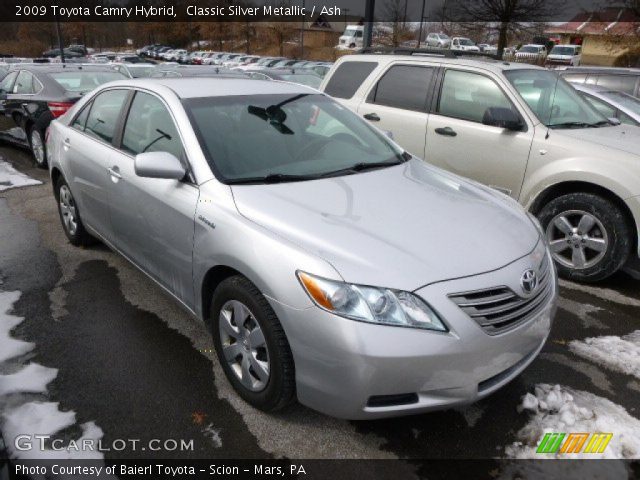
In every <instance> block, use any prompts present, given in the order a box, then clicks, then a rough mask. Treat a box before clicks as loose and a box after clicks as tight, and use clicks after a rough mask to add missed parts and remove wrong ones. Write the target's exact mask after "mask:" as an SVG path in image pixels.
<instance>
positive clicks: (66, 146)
mask: <svg viewBox="0 0 640 480" xmlns="http://www.w3.org/2000/svg"><path fill="white" fill-rule="evenodd" d="M62 147H63V148H64V149H65V150H69V148H71V142H70V141H69V139H68V138H65V139H64V142H62Z"/></svg>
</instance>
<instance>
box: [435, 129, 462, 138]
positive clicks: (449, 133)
mask: <svg viewBox="0 0 640 480" xmlns="http://www.w3.org/2000/svg"><path fill="white" fill-rule="evenodd" d="M436 133H437V134H438V135H444V136H445V137H455V136H456V135H458V134H457V133H456V131H455V130H454V129H453V128H451V127H445V128H436Z"/></svg>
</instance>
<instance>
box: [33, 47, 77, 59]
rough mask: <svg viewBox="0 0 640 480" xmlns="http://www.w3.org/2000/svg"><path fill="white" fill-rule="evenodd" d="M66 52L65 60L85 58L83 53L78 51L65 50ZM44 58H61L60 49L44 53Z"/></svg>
mask: <svg viewBox="0 0 640 480" xmlns="http://www.w3.org/2000/svg"><path fill="white" fill-rule="evenodd" d="M62 51H63V52H64V56H65V58H79V57H84V54H83V53H80V52H79V51H77V50H71V49H70V48H65V49H63V50H62ZM42 56H43V57H44V58H54V57H59V56H60V49H59V48H52V49H51V50H47V51H46V52H43V53H42Z"/></svg>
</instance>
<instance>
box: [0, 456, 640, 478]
mask: <svg viewBox="0 0 640 480" xmlns="http://www.w3.org/2000/svg"><path fill="white" fill-rule="evenodd" d="M0 462H3V463H4V465H0V480H5V479H6V478H9V479H12V480H13V479H15V480H18V479H32V478H33V479H55V478H73V479H83V480H85V479H86V480H89V479H98V480H107V479H110V480H112V479H130V480H134V479H135V480H152V479H153V480H171V479H192V480H202V479H212V478H215V477H219V478H220V477H221V478H237V479H242V480H244V479H267V478H274V479H275V478H284V479H294V478H295V479H308V480H312V479H313V480H315V479H332V480H333V479H336V480H339V479H367V480H369V479H371V480H378V479H380V480H383V479H384V480H386V479H389V480H399V479H413V478H415V479H429V480H439V479H456V480H457V479H469V480H484V479H487V480H503V479H504V480H515V479H523V480H524V479H527V480H528V479H536V480H537V479H562V480H573V479H576V480H577V479H580V480H589V479H601V480H609V479H612V480H614V479H615V480H623V479H624V480H627V479H637V478H640V461H638V460H635V461H626V460H598V459H593V460H582V459H576V460H571V459H563V460H551V459H540V460H490V459H489V460H459V459H451V460H269V459H267V460H233V459H211V460H148V459H147V460H104V461H101V460H11V461H6V460H4V461H0Z"/></svg>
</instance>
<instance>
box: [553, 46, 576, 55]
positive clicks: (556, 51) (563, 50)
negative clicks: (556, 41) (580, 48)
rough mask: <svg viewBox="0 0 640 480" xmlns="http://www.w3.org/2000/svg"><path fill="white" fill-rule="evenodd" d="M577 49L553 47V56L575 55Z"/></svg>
mask: <svg viewBox="0 0 640 480" xmlns="http://www.w3.org/2000/svg"><path fill="white" fill-rule="evenodd" d="M574 54H575V49H574V48H571V47H553V49H552V50H551V55H574Z"/></svg>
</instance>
